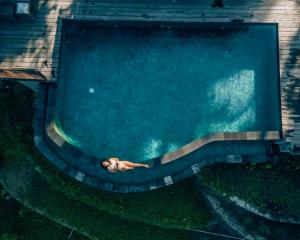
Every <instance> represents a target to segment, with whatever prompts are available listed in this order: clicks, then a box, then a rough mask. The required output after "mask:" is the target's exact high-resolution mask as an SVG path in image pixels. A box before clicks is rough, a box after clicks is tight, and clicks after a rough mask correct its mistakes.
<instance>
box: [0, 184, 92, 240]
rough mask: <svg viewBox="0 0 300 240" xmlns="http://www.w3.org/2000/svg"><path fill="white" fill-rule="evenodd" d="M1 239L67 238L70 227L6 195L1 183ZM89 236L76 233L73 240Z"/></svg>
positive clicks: (59, 239)
mask: <svg viewBox="0 0 300 240" xmlns="http://www.w3.org/2000/svg"><path fill="white" fill-rule="evenodd" d="M0 191H1V192H2V194H1V195H2V197H1V198H0V240H16V239H19V240H34V239H39V240H53V239H56V240H65V239H67V238H68V236H69V234H70V231H71V230H70V229H67V228H65V227H63V226H61V225H58V224H55V223H53V222H52V221H50V220H49V219H47V218H46V217H43V216H41V215H40V214H37V213H35V212H32V211H30V210H29V209H27V208H25V207H23V205H20V204H19V203H18V202H17V201H16V200H14V199H12V198H10V199H7V198H6V197H4V193H5V191H4V189H3V188H2V186H1V185H0ZM75 239H78V240H79V239H80V240H85V239H87V238H85V237H83V236H80V235H78V234H76V233H74V234H72V238H71V240H75Z"/></svg>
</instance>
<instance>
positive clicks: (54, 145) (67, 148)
mask: <svg viewBox="0 0 300 240" xmlns="http://www.w3.org/2000/svg"><path fill="white" fill-rule="evenodd" d="M48 88H49V86H48V85H47V84H42V83H41V84H40V88H39V93H38V97H37V100H36V104H35V106H36V115H35V122H34V133H35V134H34V141H35V144H36V146H37V148H38V149H39V151H40V152H41V153H42V154H43V155H44V156H45V157H46V158H47V159H48V160H49V161H50V162H51V163H52V164H54V165H55V166H56V167H57V168H58V169H60V170H61V171H62V172H64V173H65V174H66V175H68V176H70V177H72V178H75V179H76V180H77V181H79V182H81V183H84V184H87V185H89V186H92V187H96V188H99V189H103V190H108V191H114V192H141V191H146V190H152V189H155V188H159V187H163V186H166V185H170V184H173V183H175V182H178V181H180V180H182V179H183V178H186V177H188V176H191V175H193V174H195V173H197V172H199V171H200V170H201V168H203V167H205V166H208V165H211V164H214V163H222V162H223V163H226V162H230V163H232V162H233V159H232V158H230V157H228V156H229V155H218V154H216V155H214V157H213V158H212V157H209V158H206V157H202V158H198V159H196V160H193V161H191V162H190V164H189V165H188V166H186V167H184V168H182V169H180V171H172V170H170V171H167V170H168V169H167V168H170V169H172V167H168V166H171V165H172V164H173V163H178V162H180V161H179V160H178V159H179V158H182V157H184V156H186V155H188V154H190V153H191V152H194V151H196V150H198V149H201V148H202V147H204V146H205V145H208V144H209V143H213V142H215V141H222V140H223V141H233V140H234V141H251V140H264V141H274V140H278V139H280V138H281V132H279V131H275V132H248V134H247V133H223V134H220V133H218V134H214V135H210V136H207V137H204V138H201V139H197V140H195V141H193V142H191V143H189V144H187V145H185V146H183V147H182V148H180V149H178V150H176V151H174V152H172V153H167V154H165V155H163V156H162V157H161V158H157V159H151V160H149V163H150V164H151V165H152V168H150V169H147V170H144V169H138V170H134V171H131V172H126V173H118V174H111V173H109V172H107V171H105V170H104V169H102V168H101V167H99V164H100V163H101V158H96V157H93V156H89V155H87V154H85V153H84V152H82V151H80V150H79V149H77V148H76V147H75V146H72V145H70V144H68V143H67V142H66V141H65V140H64V139H63V138H62V137H61V136H60V135H59V134H58V133H57V131H56V130H55V127H54V125H51V124H50V125H49V123H51V114H50V113H51V110H53V108H54V106H55V100H56V99H55V95H54V94H49V91H48ZM51 108H52V109H51ZM232 156H234V155H232ZM240 157H241V158H240V161H243V159H242V156H240ZM174 160H178V161H174ZM166 163H168V164H166ZM160 170H162V171H160ZM150 171H155V172H156V173H157V174H152V175H153V176H151V177H148V178H147V174H148V175H149V172H150ZM166 173H167V174H166Z"/></svg>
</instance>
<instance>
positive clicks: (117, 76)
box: [54, 22, 281, 162]
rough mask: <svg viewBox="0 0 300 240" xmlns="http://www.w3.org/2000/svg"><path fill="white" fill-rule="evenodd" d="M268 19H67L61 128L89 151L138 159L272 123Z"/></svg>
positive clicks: (272, 48)
mask: <svg viewBox="0 0 300 240" xmlns="http://www.w3.org/2000/svg"><path fill="white" fill-rule="evenodd" d="M276 27H277V26H276V25H275V24H207V23H206V24H199V23H198V24H196V23H195V24H191V23H189V24H184V23H151V24H150V23H143V24H141V23H139V24H136V23H134V24H133V23H130V22H129V23H128V22H119V23H116V22H115V23H101V24H99V23H97V24H94V23H82V22H81V23H80V24H78V23H77V24H76V23H75V24H74V23H72V24H69V26H68V25H67V26H66V28H65V32H64V34H63V37H62V45H61V58H60V73H59V82H58V92H57V101H56V102H57V104H56V111H55V112H56V114H55V117H54V119H55V123H56V126H57V128H58V130H59V133H60V134H61V135H62V136H63V137H64V138H65V139H66V140H67V141H68V142H69V143H71V144H72V145H74V146H76V147H78V148H79V149H81V150H82V151H83V152H85V153H87V154H90V155H93V156H102V157H111V156H117V157H120V158H123V159H128V160H130V161H136V162H138V161H145V160H148V159H152V158H155V157H158V156H161V155H163V154H165V153H167V152H172V151H174V150H176V149H178V148H180V147H182V146H183V145H185V144H187V143H189V142H192V141H193V140H195V139H198V138H201V137H203V136H205V135H208V134H214V133H219V132H246V131H280V130H281V117H280V98H279V78H278V56H277V54H278V52H277V29H276Z"/></svg>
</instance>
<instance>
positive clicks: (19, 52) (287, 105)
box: [0, 0, 300, 146]
mask: <svg viewBox="0 0 300 240" xmlns="http://www.w3.org/2000/svg"><path fill="white" fill-rule="evenodd" d="M212 2H213V0H199V1H196V0H185V1H184V0H101V1H97V0H77V1H72V0H60V1H58V0H57V1H54V0H48V1H47V0H40V1H39V6H38V14H37V18H36V20H35V21H34V22H32V23H22V22H11V23H8V22H0V68H14V69H15V68H20V69H23V68H30V69H37V70H39V71H41V73H42V74H44V75H45V76H46V77H47V79H48V81H56V79H57V68H58V57H59V44H60V35H61V33H60V21H59V18H58V17H59V16H64V17H67V18H74V19H86V18H95V19H134V20H153V19H154V20H159V19H160V20H182V21H198V22H229V21H232V20H234V19H243V20H244V21H245V22H276V23H278V24H279V37H280V75H281V94H282V101H281V102H282V123H283V131H284V136H285V137H286V140H287V141H288V142H289V141H290V142H293V143H294V144H296V145H299V146H300V102H299V97H300V1H299V0H273V1H272V0H223V2H224V7H223V8H212V7H211V4H212Z"/></svg>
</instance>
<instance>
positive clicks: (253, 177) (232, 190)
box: [198, 155, 300, 217]
mask: <svg viewBox="0 0 300 240" xmlns="http://www.w3.org/2000/svg"><path fill="white" fill-rule="evenodd" d="M299 166H300V160H299V159H298V158H295V157H292V156H289V155H282V156H281V159H280V161H279V162H278V163H277V164H276V165H275V166H273V167H272V168H270V166H267V165H261V166H242V165H215V166H211V167H209V168H206V169H205V170H204V171H202V173H201V175H199V176H198V177H199V178H200V179H201V182H202V184H203V185H205V186H207V187H210V188H212V189H214V190H215V191H217V192H218V193H220V194H223V193H226V195H228V196H238V197H239V198H241V199H243V200H245V201H247V202H249V203H250V204H252V205H254V206H256V207H258V208H259V209H260V210H262V211H267V212H272V213H273V214H279V215H283V216H285V215H288V216H296V217H297V216H298V217H299V216H300V168H299Z"/></svg>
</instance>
